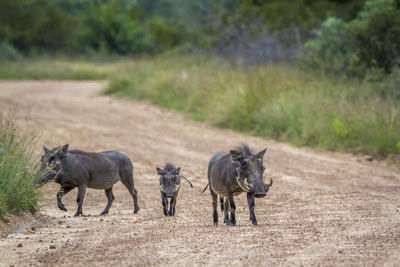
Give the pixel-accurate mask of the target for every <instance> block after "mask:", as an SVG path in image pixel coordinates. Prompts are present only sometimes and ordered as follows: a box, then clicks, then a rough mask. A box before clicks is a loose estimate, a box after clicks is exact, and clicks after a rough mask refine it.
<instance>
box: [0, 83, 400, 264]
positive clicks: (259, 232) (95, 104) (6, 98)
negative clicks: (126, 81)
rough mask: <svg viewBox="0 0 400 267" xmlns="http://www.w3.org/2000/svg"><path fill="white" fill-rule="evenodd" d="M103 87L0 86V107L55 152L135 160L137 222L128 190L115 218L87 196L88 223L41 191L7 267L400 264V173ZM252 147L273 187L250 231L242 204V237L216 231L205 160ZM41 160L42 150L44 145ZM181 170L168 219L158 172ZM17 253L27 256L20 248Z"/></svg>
mask: <svg viewBox="0 0 400 267" xmlns="http://www.w3.org/2000/svg"><path fill="white" fill-rule="evenodd" d="M103 86H105V83H99V82H0V106H1V108H2V109H6V110H8V109H12V108H16V109H17V110H18V111H19V113H18V114H19V116H20V117H23V118H27V120H26V121H25V123H24V124H26V125H25V126H26V127H30V128H33V129H36V130H38V131H40V132H41V142H42V143H43V144H45V145H46V146H48V147H52V146H56V145H62V144H66V143H69V144H70V148H80V149H83V150H88V151H102V150H108V149H117V150H120V151H122V152H124V153H126V154H127V155H128V156H129V157H130V158H131V159H132V161H133V164H134V176H135V185H136V189H137V190H138V194H139V206H140V209H141V210H140V212H139V213H138V214H135V215H134V214H132V211H133V203H132V199H131V197H130V195H129V193H128V192H127V190H126V189H125V187H123V185H122V184H121V183H118V184H117V185H116V186H115V187H114V195H115V196H116V201H115V202H114V204H113V206H112V207H111V210H110V214H109V215H107V216H99V214H100V212H101V211H102V210H103V209H104V207H105V205H106V196H105V194H104V191H102V190H93V189H88V191H87V194H86V198H85V202H84V206H83V212H84V215H85V216H83V217H78V218H74V217H72V216H73V214H74V213H75V211H76V207H77V206H76V202H75V199H76V192H77V190H76V189H74V190H73V191H72V192H70V193H69V194H68V195H66V196H65V197H64V203H65V204H66V207H67V209H68V212H63V211H61V210H59V209H58V208H57V205H56V192H57V191H58V186H57V185H56V184H49V185H47V186H46V187H45V189H44V191H45V193H44V196H43V197H42V199H41V201H40V204H41V206H42V211H41V213H42V214H43V216H44V218H46V220H45V221H43V222H42V223H39V225H37V226H36V227H35V228H33V229H32V228H31V227H28V229H27V230H25V231H23V232H20V233H14V234H9V235H7V236H6V237H0V265H4V266H9V265H11V264H14V265H17V266H19V265H57V266H59V265H68V266H86V265H110V264H116V265H117V266H120V265H165V264H173V265H180V266H182V265H189V266H191V265H221V264H222V265H227V264H228V263H229V264H232V265H233V264H239V265H255V266H261V265H264V266H265V265H271V266H274V265H379V266H380V265H382V264H386V265H389V266H396V265H397V266H398V265H399V264H400V173H399V170H398V169H396V168H395V167H393V166H389V165H386V164H385V163H384V162H376V161H373V162H368V161H365V160H364V159H363V157H361V156H354V155H347V154H341V153H331V152H318V151H314V150H311V149H307V148H295V147H292V146H290V145H287V144H282V143H277V142H273V141H270V140H265V139H262V138H254V137H249V136H245V135H241V134H238V133H234V132H232V131H229V130H221V129H214V128H212V127H209V126H207V125H206V124H204V123H198V122H192V121H190V120H187V119H185V118H184V117H183V116H182V115H180V114H175V113H172V112H169V111H166V110H164V109H161V108H158V107H154V106H152V105H149V104H146V103H141V102H137V101H131V100H123V99H115V98H111V97H104V96H100V95H99V93H100V91H101V89H102V88H103ZM241 142H247V143H249V144H250V146H251V147H253V148H255V150H257V151H258V150H261V149H263V148H264V147H266V146H268V147H269V151H268V152H267V154H266V157H265V165H266V167H267V168H266V176H267V178H266V180H267V181H269V178H270V177H274V185H273V187H272V188H271V190H270V191H269V193H268V196H267V197H265V198H263V199H256V208H255V212H256V215H257V219H258V222H259V226H257V227H253V226H252V225H251V223H250V221H249V213H248V208H247V201H246V197H245V195H244V194H243V195H241V196H239V197H237V198H236V205H237V213H236V216H237V220H238V226H236V227H228V226H224V225H222V216H221V213H220V225H219V226H217V227H216V226H213V225H212V216H211V215H212V207H211V197H210V194H209V193H208V191H207V192H205V193H204V194H201V190H202V189H203V188H204V186H205V185H206V184H207V178H206V168H207V164H208V160H209V159H210V157H211V156H212V155H213V154H214V153H216V152H218V151H221V150H228V149H230V148H232V147H234V146H236V145H238V144H239V143H241ZM37 150H38V151H40V150H41V147H40V146H38V147H37ZM167 161H171V162H172V163H174V164H176V165H178V166H181V167H182V174H183V175H185V176H186V177H188V178H190V179H191V180H192V182H193V184H194V189H191V188H190V187H189V186H188V185H187V184H185V182H184V181H183V184H182V188H181V191H180V195H179V199H178V203H177V214H176V216H175V217H164V215H163V214H162V209H161V200H160V193H159V185H158V179H159V178H158V176H157V175H156V171H155V167H156V166H162V165H163V164H164V163H165V162H167ZM18 244H21V245H22V247H18Z"/></svg>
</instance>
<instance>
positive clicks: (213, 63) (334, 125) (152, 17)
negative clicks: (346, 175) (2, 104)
mask: <svg viewBox="0 0 400 267" xmlns="http://www.w3.org/2000/svg"><path fill="white" fill-rule="evenodd" d="M37 14H43V16H38V15H37ZM44 14H47V15H44ZM30 25H34V26H35V27H30ZM50 26H51V27H50ZM28 28H29V29H30V30H29V31H27V30H26V29H28ZM0 79H52V80H53V79H55V80H59V79H62V80H65V79H74V80H81V79H96V80H97V79H100V80H109V81H110V84H109V86H108V88H107V89H106V90H105V93H106V94H113V95H118V96H124V97H133V98H138V99H146V100H149V101H151V102H152V103H155V104H157V105H161V106H164V107H167V108H171V109H174V110H178V111H181V112H185V113H188V114H190V116H191V117H192V118H193V119H196V120H203V121H208V122H210V123H211V124H213V125H216V126H219V127H227V128H232V129H234V130H237V131H242V132H246V133H248V134H254V135H259V136H265V137H269V138H274V139H277V140H281V141H286V142H291V143H293V144H296V145H299V146H312V147H317V148H320V149H327V150H336V151H348V152H353V153H359V152H360V153H366V154H370V155H374V156H380V157H385V156H387V155H391V154H400V117H399V116H400V105H399V102H400V2H399V0H352V1H350V0H344V1H343V0H340V1H339V0H321V1H305V0H299V1H295V2H293V1H291V0H271V1H258V0H254V1H240V0H222V1H211V0H205V1H200V2H199V1H187V0H154V1H144V0H138V1H129V0H100V1H82V0H69V1H59V0H51V1H44V0H22V1H11V0H0Z"/></svg>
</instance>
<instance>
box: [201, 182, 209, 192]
mask: <svg viewBox="0 0 400 267" xmlns="http://www.w3.org/2000/svg"><path fill="white" fill-rule="evenodd" d="M209 185H210V183H208V184H207V185H206V187H204V189H203V191H202V192H201V193H204V191H206V189H207V187H208V186H209Z"/></svg>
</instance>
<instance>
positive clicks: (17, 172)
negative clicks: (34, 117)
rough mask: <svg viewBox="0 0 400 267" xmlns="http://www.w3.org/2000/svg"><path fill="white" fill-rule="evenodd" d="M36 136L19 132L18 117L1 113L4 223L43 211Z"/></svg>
mask: <svg viewBox="0 0 400 267" xmlns="http://www.w3.org/2000/svg"><path fill="white" fill-rule="evenodd" d="M32 136H33V135H32V133H31V132H22V131H20V130H19V129H18V127H17V124H16V118H15V114H7V113H5V112H0V219H4V218H5V216H6V215H7V214H9V213H11V214H15V215H22V214H23V213H24V212H26V211H29V212H31V213H35V212H37V211H38V209H39V206H38V203H37V201H38V198H39V191H38V190H37V189H36V186H35V184H36V181H37V175H36V173H37V166H36V164H35V163H34V160H33V157H32V151H33V150H32V145H33V142H34V138H33V137H32Z"/></svg>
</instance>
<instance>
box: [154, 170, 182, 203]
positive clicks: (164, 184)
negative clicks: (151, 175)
mask: <svg viewBox="0 0 400 267" xmlns="http://www.w3.org/2000/svg"><path fill="white" fill-rule="evenodd" d="M180 170H181V168H175V166H174V165H172V164H171V163H167V165H165V167H164V170H162V169H160V168H157V173H158V175H160V190H161V191H162V192H164V193H165V194H166V196H167V197H173V196H174V195H175V192H177V191H178V190H179V188H180V186H181V176H180V175H179V171H180Z"/></svg>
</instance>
